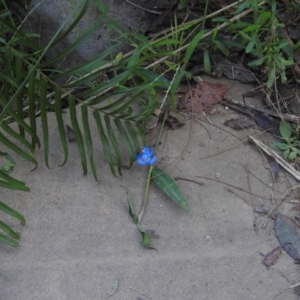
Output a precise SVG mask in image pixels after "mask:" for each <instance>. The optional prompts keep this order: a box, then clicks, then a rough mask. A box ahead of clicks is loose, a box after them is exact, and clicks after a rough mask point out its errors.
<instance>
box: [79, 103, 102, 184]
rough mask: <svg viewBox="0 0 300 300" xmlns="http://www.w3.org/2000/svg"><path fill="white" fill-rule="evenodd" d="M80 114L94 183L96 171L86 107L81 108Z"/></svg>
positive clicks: (96, 178)
mask: <svg viewBox="0 0 300 300" xmlns="http://www.w3.org/2000/svg"><path fill="white" fill-rule="evenodd" d="M81 114H82V124H83V130H84V136H85V142H86V147H87V155H88V158H89V162H90V166H91V169H92V172H93V175H94V178H95V180H96V181H99V180H98V177H97V171H96V167H95V163H94V149H93V141H92V136H91V129H90V125H89V116H88V108H87V105H82V106H81Z"/></svg>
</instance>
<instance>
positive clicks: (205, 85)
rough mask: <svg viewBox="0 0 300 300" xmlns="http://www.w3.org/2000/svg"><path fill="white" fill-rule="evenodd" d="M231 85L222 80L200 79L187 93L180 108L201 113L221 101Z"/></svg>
mask: <svg viewBox="0 0 300 300" xmlns="http://www.w3.org/2000/svg"><path fill="white" fill-rule="evenodd" d="M231 87H232V85H228V84H225V83H222V82H214V83H213V82H208V81H200V82H199V83H198V84H197V85H196V86H195V87H193V88H191V89H189V90H188V91H187V92H186V93H185V95H184V97H183V99H182V100H181V101H180V103H179V105H178V108H179V109H181V110H185V111H187V112H194V113H200V112H202V111H204V110H206V109H208V108H210V107H211V106H213V105H215V104H218V103H219V102H221V101H222V99H223V96H225V95H226V93H227V91H228V90H229V89H230V88H231Z"/></svg>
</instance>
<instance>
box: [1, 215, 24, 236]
mask: <svg viewBox="0 0 300 300" xmlns="http://www.w3.org/2000/svg"><path fill="white" fill-rule="evenodd" d="M0 229H2V230H3V231H4V232H5V233H7V234H8V235H9V237H11V238H13V239H19V238H20V234H19V233H17V232H15V231H13V230H12V229H11V228H10V227H9V226H8V225H7V224H5V223H4V222H2V221H1V220H0Z"/></svg>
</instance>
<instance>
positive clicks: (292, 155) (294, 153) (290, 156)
mask: <svg viewBox="0 0 300 300" xmlns="http://www.w3.org/2000/svg"><path fill="white" fill-rule="evenodd" d="M297 154H298V152H294V151H293V152H291V153H290V155H289V157H288V159H289V160H294V159H295V158H296V157H297Z"/></svg>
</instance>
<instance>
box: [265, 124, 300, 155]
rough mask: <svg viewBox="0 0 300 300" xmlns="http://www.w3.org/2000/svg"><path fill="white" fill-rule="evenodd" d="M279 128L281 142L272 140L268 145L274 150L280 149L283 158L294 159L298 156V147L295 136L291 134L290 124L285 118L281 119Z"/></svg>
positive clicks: (299, 151) (299, 153)
mask: <svg viewBox="0 0 300 300" xmlns="http://www.w3.org/2000/svg"><path fill="white" fill-rule="evenodd" d="M279 130H280V134H281V137H282V139H283V142H279V141H276V142H272V143H270V146H271V147H272V148H273V149H275V150H279V151H282V155H283V157H284V158H285V159H288V160H295V159H296V158H297V156H300V149H299V141H298V138H297V136H293V130H292V127H291V124H290V123H289V122H287V121H285V120H281V121H280V125H279ZM297 132H298V130H297Z"/></svg>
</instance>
